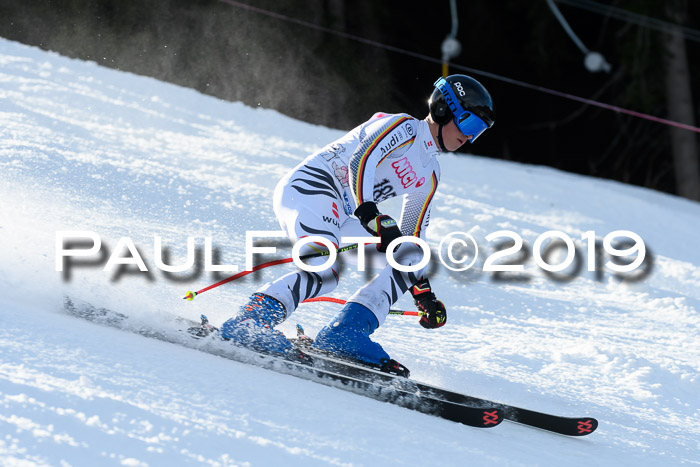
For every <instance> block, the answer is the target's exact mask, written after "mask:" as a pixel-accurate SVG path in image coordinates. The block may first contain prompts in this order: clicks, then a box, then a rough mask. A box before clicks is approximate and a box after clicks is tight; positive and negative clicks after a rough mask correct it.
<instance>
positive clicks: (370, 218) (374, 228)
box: [355, 201, 402, 253]
mask: <svg viewBox="0 0 700 467" xmlns="http://www.w3.org/2000/svg"><path fill="white" fill-rule="evenodd" d="M355 215H356V216H357V218H358V219H360V222H361V223H362V227H364V228H365V230H366V231H367V232H369V233H370V234H372V235H374V236H375V237H379V238H381V242H380V243H379V244H378V245H377V250H379V251H380V252H381V253H384V252H385V251H386V247H387V246H388V245H389V243H391V242H392V241H394V240H395V239H397V238H399V237H401V236H402V234H401V230H400V229H399V227H398V225H396V221H395V220H394V219H392V218H391V216H387V215H386V214H380V213H379V209H377V205H376V204H375V203H373V202H372V201H366V202H364V203H362V204H360V205H359V206H358V207H357V209H355Z"/></svg>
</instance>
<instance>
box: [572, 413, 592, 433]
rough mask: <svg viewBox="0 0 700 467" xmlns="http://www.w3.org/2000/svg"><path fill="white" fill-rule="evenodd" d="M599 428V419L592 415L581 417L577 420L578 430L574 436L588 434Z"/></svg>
mask: <svg viewBox="0 0 700 467" xmlns="http://www.w3.org/2000/svg"><path fill="white" fill-rule="evenodd" d="M596 428H598V420H596V419H595V418H592V417H587V418H580V419H578V420H576V432H575V433H572V435H573V436H586V435H590V434H591V433H593V432H594V431H595V430H596Z"/></svg>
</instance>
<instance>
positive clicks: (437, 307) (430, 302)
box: [410, 279, 447, 329]
mask: <svg viewBox="0 0 700 467" xmlns="http://www.w3.org/2000/svg"><path fill="white" fill-rule="evenodd" d="M410 291H411V295H413V300H415V302H416V308H418V310H419V311H420V312H421V317H420V321H418V322H419V323H420V325H421V326H423V327H424V328H426V329H435V328H439V327H441V326H444V325H445V323H447V309H446V308H445V304H444V303H442V302H441V301H440V300H438V299H437V297H435V294H434V293H433V291H432V289H431V288H430V282H428V279H420V280H419V281H418V282H416V283H415V284H413V287H411V288H410Z"/></svg>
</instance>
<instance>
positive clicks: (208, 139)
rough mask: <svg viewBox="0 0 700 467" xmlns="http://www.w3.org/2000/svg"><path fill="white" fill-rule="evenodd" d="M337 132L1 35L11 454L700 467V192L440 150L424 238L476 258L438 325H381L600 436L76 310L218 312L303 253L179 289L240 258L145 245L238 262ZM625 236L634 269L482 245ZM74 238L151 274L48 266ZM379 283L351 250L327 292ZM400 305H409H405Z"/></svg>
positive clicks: (146, 319)
mask: <svg viewBox="0 0 700 467" xmlns="http://www.w3.org/2000/svg"><path fill="white" fill-rule="evenodd" d="M377 110H385V111H387V110H389V111H392V110H400V109H377ZM421 117H422V116H421ZM340 134H341V132H339V131H337V130H332V129H327V128H322V127H317V126H313V125H309V124H306V123H303V122H299V121H295V120H291V119H289V118H287V117H284V116H282V115H280V114H278V113H276V112H274V111H270V110H264V109H252V108H249V107H245V106H243V105H241V104H238V103H228V102H223V101H220V100H217V99H214V98H211V97H207V96H203V95H200V94H198V93H196V92H194V91H192V90H188V89H183V88H178V87H175V86H172V85H169V84H164V83H161V82H158V81H155V80H153V79H148V78H144V77H139V76H134V75H131V74H128V73H123V72H117V71H114V70H109V69H105V68H102V67H100V66H98V65H96V64H94V63H86V62H80V61H76V60H70V59H67V58H64V57H60V56H58V55H55V54H50V53H46V52H43V51H40V50H38V49H35V48H30V47H26V46H23V45H20V44H17V43H13V42H8V41H5V40H0V169H1V171H2V175H1V176H0V245H1V248H0V284H1V285H2V294H1V295H0V463H2V464H3V465H14V464H18V465H25V464H27V465H32V464H37V465H44V464H47V465H120V464H121V465H176V464H182V463H185V462H188V461H189V462H193V463H201V464H207V465H241V464H244V465H245V464H251V465H316V464H339V465H465V464H470V465H493V464H499V465H533V464H537V465H553V466H556V465H564V464H565V463H570V464H571V463H575V464H577V465H607V466H617V465H671V464H680V463H690V464H698V463H700V427H699V426H698V424H697V419H698V416H700V396H699V394H700V381H699V377H698V373H699V372H700V314H699V313H698V310H700V252H699V249H698V247H699V241H700V237H699V236H698V232H699V231H700V205H698V204H697V203H692V202H689V201H685V200H682V199H678V198H675V197H672V196H667V195H664V194H659V193H655V192H651V191H648V190H644V189H641V188H636V187H630V186H625V185H622V184H619V183H614V182H609V181H602V180H597V179H591V178H585V177H579V176H575V175H570V174H565V173H561V172H557V171H555V170H552V169H548V168H541V167H532V166H526V165H517V164H511V163H505V162H500V161H494V160H488V159H484V158H480V157H476V156H455V155H444V156H441V157H442V160H441V164H442V173H443V178H442V182H441V187H440V190H439V193H438V195H437V197H436V202H435V204H436V208H435V210H434V212H433V214H432V216H431V232H430V235H429V240H430V242H431V244H432V246H434V247H435V249H437V245H438V244H439V242H440V240H441V239H442V238H443V236H445V235H446V234H448V233H450V232H455V231H463V232H468V233H470V234H471V235H472V236H473V237H474V238H475V239H476V241H477V242H478V244H479V247H480V249H481V253H480V257H479V261H477V264H476V266H475V267H474V268H472V269H471V270H469V271H467V272H450V271H449V270H447V269H446V268H445V267H443V266H441V265H439V263H438V264H437V265H436V267H435V270H434V274H433V276H432V277H435V280H433V283H434V284H435V285H436V286H435V288H436V289H437V293H438V295H439V297H440V298H441V299H442V300H443V301H444V302H445V303H446V304H447V306H448V310H449V322H448V325H447V326H445V327H444V328H442V329H440V330H435V331H426V330H424V329H423V328H421V327H420V326H418V325H417V323H416V322H415V319H414V318H408V319H407V318H404V317H389V318H388V319H387V322H386V324H385V325H384V326H383V327H381V328H380V329H379V330H378V331H377V332H376V333H375V338H376V340H377V341H379V342H381V343H382V344H383V345H384V346H385V348H386V349H387V350H388V351H389V353H390V354H391V355H392V356H394V357H395V358H396V359H397V360H399V361H401V362H403V363H405V364H406V365H407V366H408V367H409V368H411V370H412V374H413V376H414V377H415V378H416V379H418V380H421V381H425V382H428V383H432V384H437V385H440V386H445V387H448V388H451V389H454V390H458V391H462V392H467V393H470V394H473V395H476V396H480V397H485V398H489V399H495V400H500V401H503V402H508V403H511V404H514V405H519V406H523V407H528V408H532V409H535V410H541V411H548V412H554V413H560V414H562V415H571V416H580V415H591V416H596V417H597V418H598V419H599V420H600V423H601V424H600V428H599V429H598V431H597V432H596V433H594V434H593V435H591V436H588V437H586V438H581V439H568V438H565V437H562V436H556V435H552V434H549V433H544V432H540V431H537V430H533V429H528V428H525V427H521V426H518V425H514V424H503V425H501V426H499V427H497V428H494V429H490V430H477V429H470V428H467V427H463V426H460V425H457V424H454V423H450V422H445V421H441V420H438V419H435V418H432V417H429V416H426V415H422V414H418V413H414V412H411V411H408V410H406V409H402V408H398V407H394V406H391V405H388V404H383V403H379V402H376V401H373V400H369V399H365V398H362V397H360V396H356V395H353V394H347V393H343V392H342V391H339V390H336V389H332V388H327V387H324V386H320V385H316V384H314V383H310V382H306V381H300V380H297V379H295V378H291V377H288V376H283V375H278V374H275V373H271V372H268V371H265V370H262V369H258V368H253V367H250V366H246V365H243V364H238V363H235V362H231V361H228V360H223V359H220V358H216V357H213V356H210V355H206V354H202V353H199V352H196V351H193V350H188V349H184V348H180V347H177V346H175V345H171V344H166V343H163V342H159V341H153V340H149V339H147V338H144V337H141V336H137V335H132V334H127V333H124V332H120V331H117V330H114V329H110V328H105V327H100V326H98V325H94V324H91V323H87V322H84V321H80V320H77V319H75V318H72V317H69V316H67V315H66V314H65V313H63V312H62V310H63V306H64V299H65V297H71V298H72V299H74V300H78V301H82V302H87V303H90V304H92V305H94V306H97V307H106V308H109V309H112V310H115V311H117V312H120V313H124V314H126V315H128V316H129V317H130V320H132V321H133V322H134V323H145V324H148V325H162V324H163V323H168V322H171V321H172V320H173V318H175V317H190V318H195V319H196V318H197V317H198V316H199V314H200V313H206V314H207V315H208V316H209V318H210V320H211V321H212V322H213V323H214V324H219V323H221V322H222V321H224V320H225V319H226V318H227V317H228V316H230V314H231V313H232V312H233V311H234V310H235V309H236V307H237V305H238V304H240V303H241V301H242V300H244V299H245V297H246V296H247V295H248V294H249V293H250V292H252V291H254V289H255V288H256V286H257V285H259V284H262V283H263V282H264V281H265V280H268V279H270V278H272V277H275V276H276V275H277V274H279V273H281V272H282V271H283V270H288V268H289V267H290V266H276V267H274V268H270V269H267V270H265V271H264V272H261V273H257V274H255V275H251V276H248V277H247V278H246V279H243V280H241V281H239V282H234V283H232V284H229V285H227V286H224V287H220V288H218V289H214V290H212V291H210V292H207V293H206V294H202V295H201V296H199V297H198V298H197V299H196V300H195V301H194V302H191V303H190V302H186V301H184V300H182V299H181V297H182V296H183V294H184V292H185V291H187V290H197V289H199V288H202V287H204V286H206V285H209V284H211V283H213V282H215V281H216V280H218V279H219V278H221V277H225V275H226V274H223V275H220V276H219V277H214V275H212V274H210V273H204V272H202V271H198V270H196V269H195V268H193V269H191V270H188V271H186V272H185V273H183V274H184V275H185V276H186V277H184V278H183V277H182V275H183V274H180V275H177V276H176V277H172V276H168V275H166V274H165V273H163V272H162V271H160V270H159V269H158V268H156V267H155V251H154V237H156V236H159V237H161V238H162V241H163V245H164V247H163V249H164V250H168V251H169V253H170V259H169V261H168V262H169V263H172V264H180V263H183V262H184V261H185V258H186V251H187V237H188V236H192V237H195V239H196V245H197V247H198V248H199V250H200V252H201V250H202V248H203V245H204V237H212V238H213V244H214V246H215V247H216V249H217V251H218V252H219V257H218V263H219V264H236V265H238V266H239V267H240V268H241V269H243V268H244V264H245V260H244V254H245V249H244V235H245V232H246V231H248V230H277V229H278V226H277V223H276V220H275V219H274V216H273V214H272V206H271V198H272V190H273V188H274V184H275V182H276V180H277V178H278V177H280V176H281V175H282V174H283V173H284V172H285V171H286V170H287V169H289V168H290V167H292V166H293V165H295V164H296V163H297V162H298V161H299V160H301V159H302V158H303V157H305V155H306V154H308V153H309V152H311V151H313V150H314V149H316V148H318V147H320V146H322V145H323V144H325V143H327V142H329V141H330V140H332V139H333V138H335V137H337V136H338V135H340ZM485 137H486V138H487V137H488V135H487V136H485ZM473 149H474V150H477V151H478V145H476V146H475V147H474V148H473ZM620 229H623V230H629V231H633V232H635V233H637V234H638V235H639V236H641V238H642V239H644V241H645V243H646V245H647V246H648V248H649V249H650V251H651V253H652V255H653V261H652V264H653V268H652V269H651V270H650V272H649V274H648V275H647V276H646V277H643V278H642V279H641V280H638V281H636V282H629V281H621V280H620V279H619V278H617V277H615V276H614V275H613V274H611V272H610V271H608V270H604V271H602V272H601V273H596V272H589V271H587V270H586V267H585V264H584V267H583V269H582V270H581V271H580V272H578V273H575V274H572V280H570V281H565V282H562V281H556V280H553V279H552V278H550V277H548V276H547V275H545V274H544V273H543V271H542V269H541V268H539V267H538V266H537V265H536V264H535V263H534V260H533V259H532V255H529V256H528V258H527V261H526V262H525V271H524V273H522V274H520V275H519V277H518V278H513V277H510V278H508V279H507V280H497V277H494V276H495V275H494V273H489V272H483V271H482V270H481V269H482V267H483V263H484V259H485V258H486V257H487V256H488V255H490V254H492V253H493V251H494V250H493V248H494V244H493V243H490V242H488V241H486V239H485V238H486V236H487V235H489V234H490V233H493V232H496V231H499V230H509V231H513V232H516V233H517V234H518V235H520V236H521V237H522V238H523V239H524V240H525V242H526V243H527V244H528V245H529V246H530V247H532V246H533V244H534V242H535V240H536V238H537V237H538V236H539V235H540V234H542V233H544V232H546V231H549V230H557V231H562V232H564V233H566V234H567V235H569V236H570V237H571V238H573V239H574V240H576V243H577V246H578V247H579V249H580V250H581V251H582V252H584V260H585V243H584V242H583V241H582V240H581V235H582V234H583V233H584V232H586V231H595V232H596V235H597V236H598V237H599V238H601V239H602V238H603V237H604V236H605V235H606V234H608V233H610V232H612V231H615V230H620ZM63 230H71V231H75V230H81V231H92V232H95V233H96V234H97V235H99V236H100V237H101V239H102V242H103V249H102V252H103V253H104V254H105V255H107V256H108V255H110V254H112V253H117V256H122V257H127V256H129V255H128V253H127V252H126V250H124V251H122V252H121V255H120V254H119V252H115V248H116V246H117V243H118V241H119V239H120V238H121V237H129V238H131V239H132V241H133V242H134V244H135V245H136V247H137V248H138V250H139V253H140V255H141V256H142V257H143V259H144V261H145V263H146V265H147V266H148V269H149V272H148V273H142V272H139V271H138V269H136V268H134V267H131V268H129V269H128V270H127V272H125V273H120V272H118V270H117V269H115V270H114V271H112V272H105V271H103V267H104V264H105V261H106V259H107V256H104V257H102V258H101V261H98V260H97V259H96V258H95V257H92V258H87V261H88V263H87V264H81V265H77V266H74V267H71V268H69V270H68V271H67V272H64V273H61V272H57V271H56V258H55V256H56V232H57V231H63ZM280 249H281V252H280V254H279V255H278V256H280V255H286V254H287V253H288V252H289V248H288V247H286V246H284V245H280ZM517 258H518V256H517V255H515V256H509V258H508V259H517ZM554 259H556V258H553V260H552V262H556V261H554ZM607 259H608V258H607V257H606V258H604V260H607ZM285 268H287V269H285ZM515 279H519V280H515ZM364 280H365V274H364V273H358V272H355V270H354V266H353V265H352V264H350V263H347V264H346V265H345V267H344V269H343V272H342V281H341V285H340V287H339V288H338V289H337V290H336V291H335V292H334V294H333V295H334V296H337V297H342V298H344V297H347V296H348V295H349V294H351V293H352V292H353V291H354V290H355V289H356V288H357V287H359V286H360V285H361V284H363V282H364ZM397 307H403V308H407V309H411V307H412V304H411V301H410V299H409V297H404V298H402V299H401V301H400V302H399V303H398V304H397ZM333 313H334V308H333V307H332V306H329V305H323V304H312V305H303V306H302V307H301V308H300V309H299V310H298V311H297V313H296V314H295V315H294V316H293V317H292V319H291V320H290V322H289V323H288V324H287V323H285V327H284V328H283V330H285V331H291V330H292V327H293V324H294V323H296V322H299V323H302V324H303V325H304V327H305V329H306V330H307V333H309V334H310V335H314V334H315V333H316V332H317V331H318V330H319V329H320V328H321V326H322V325H323V324H324V323H325V322H326V321H327V320H328V319H329V318H330V317H331V316H332V314H333Z"/></svg>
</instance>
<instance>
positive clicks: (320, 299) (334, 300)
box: [301, 297, 422, 316]
mask: <svg viewBox="0 0 700 467" xmlns="http://www.w3.org/2000/svg"><path fill="white" fill-rule="evenodd" d="M307 302H331V303H337V304H339V305H345V304H346V303H347V301H346V300H342V299H340V298H333V297H313V298H307V299H306V300H304V301H303V302H301V303H307ZM389 314H390V315H402V316H421V314H422V313H420V312H418V311H404V310H389Z"/></svg>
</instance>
